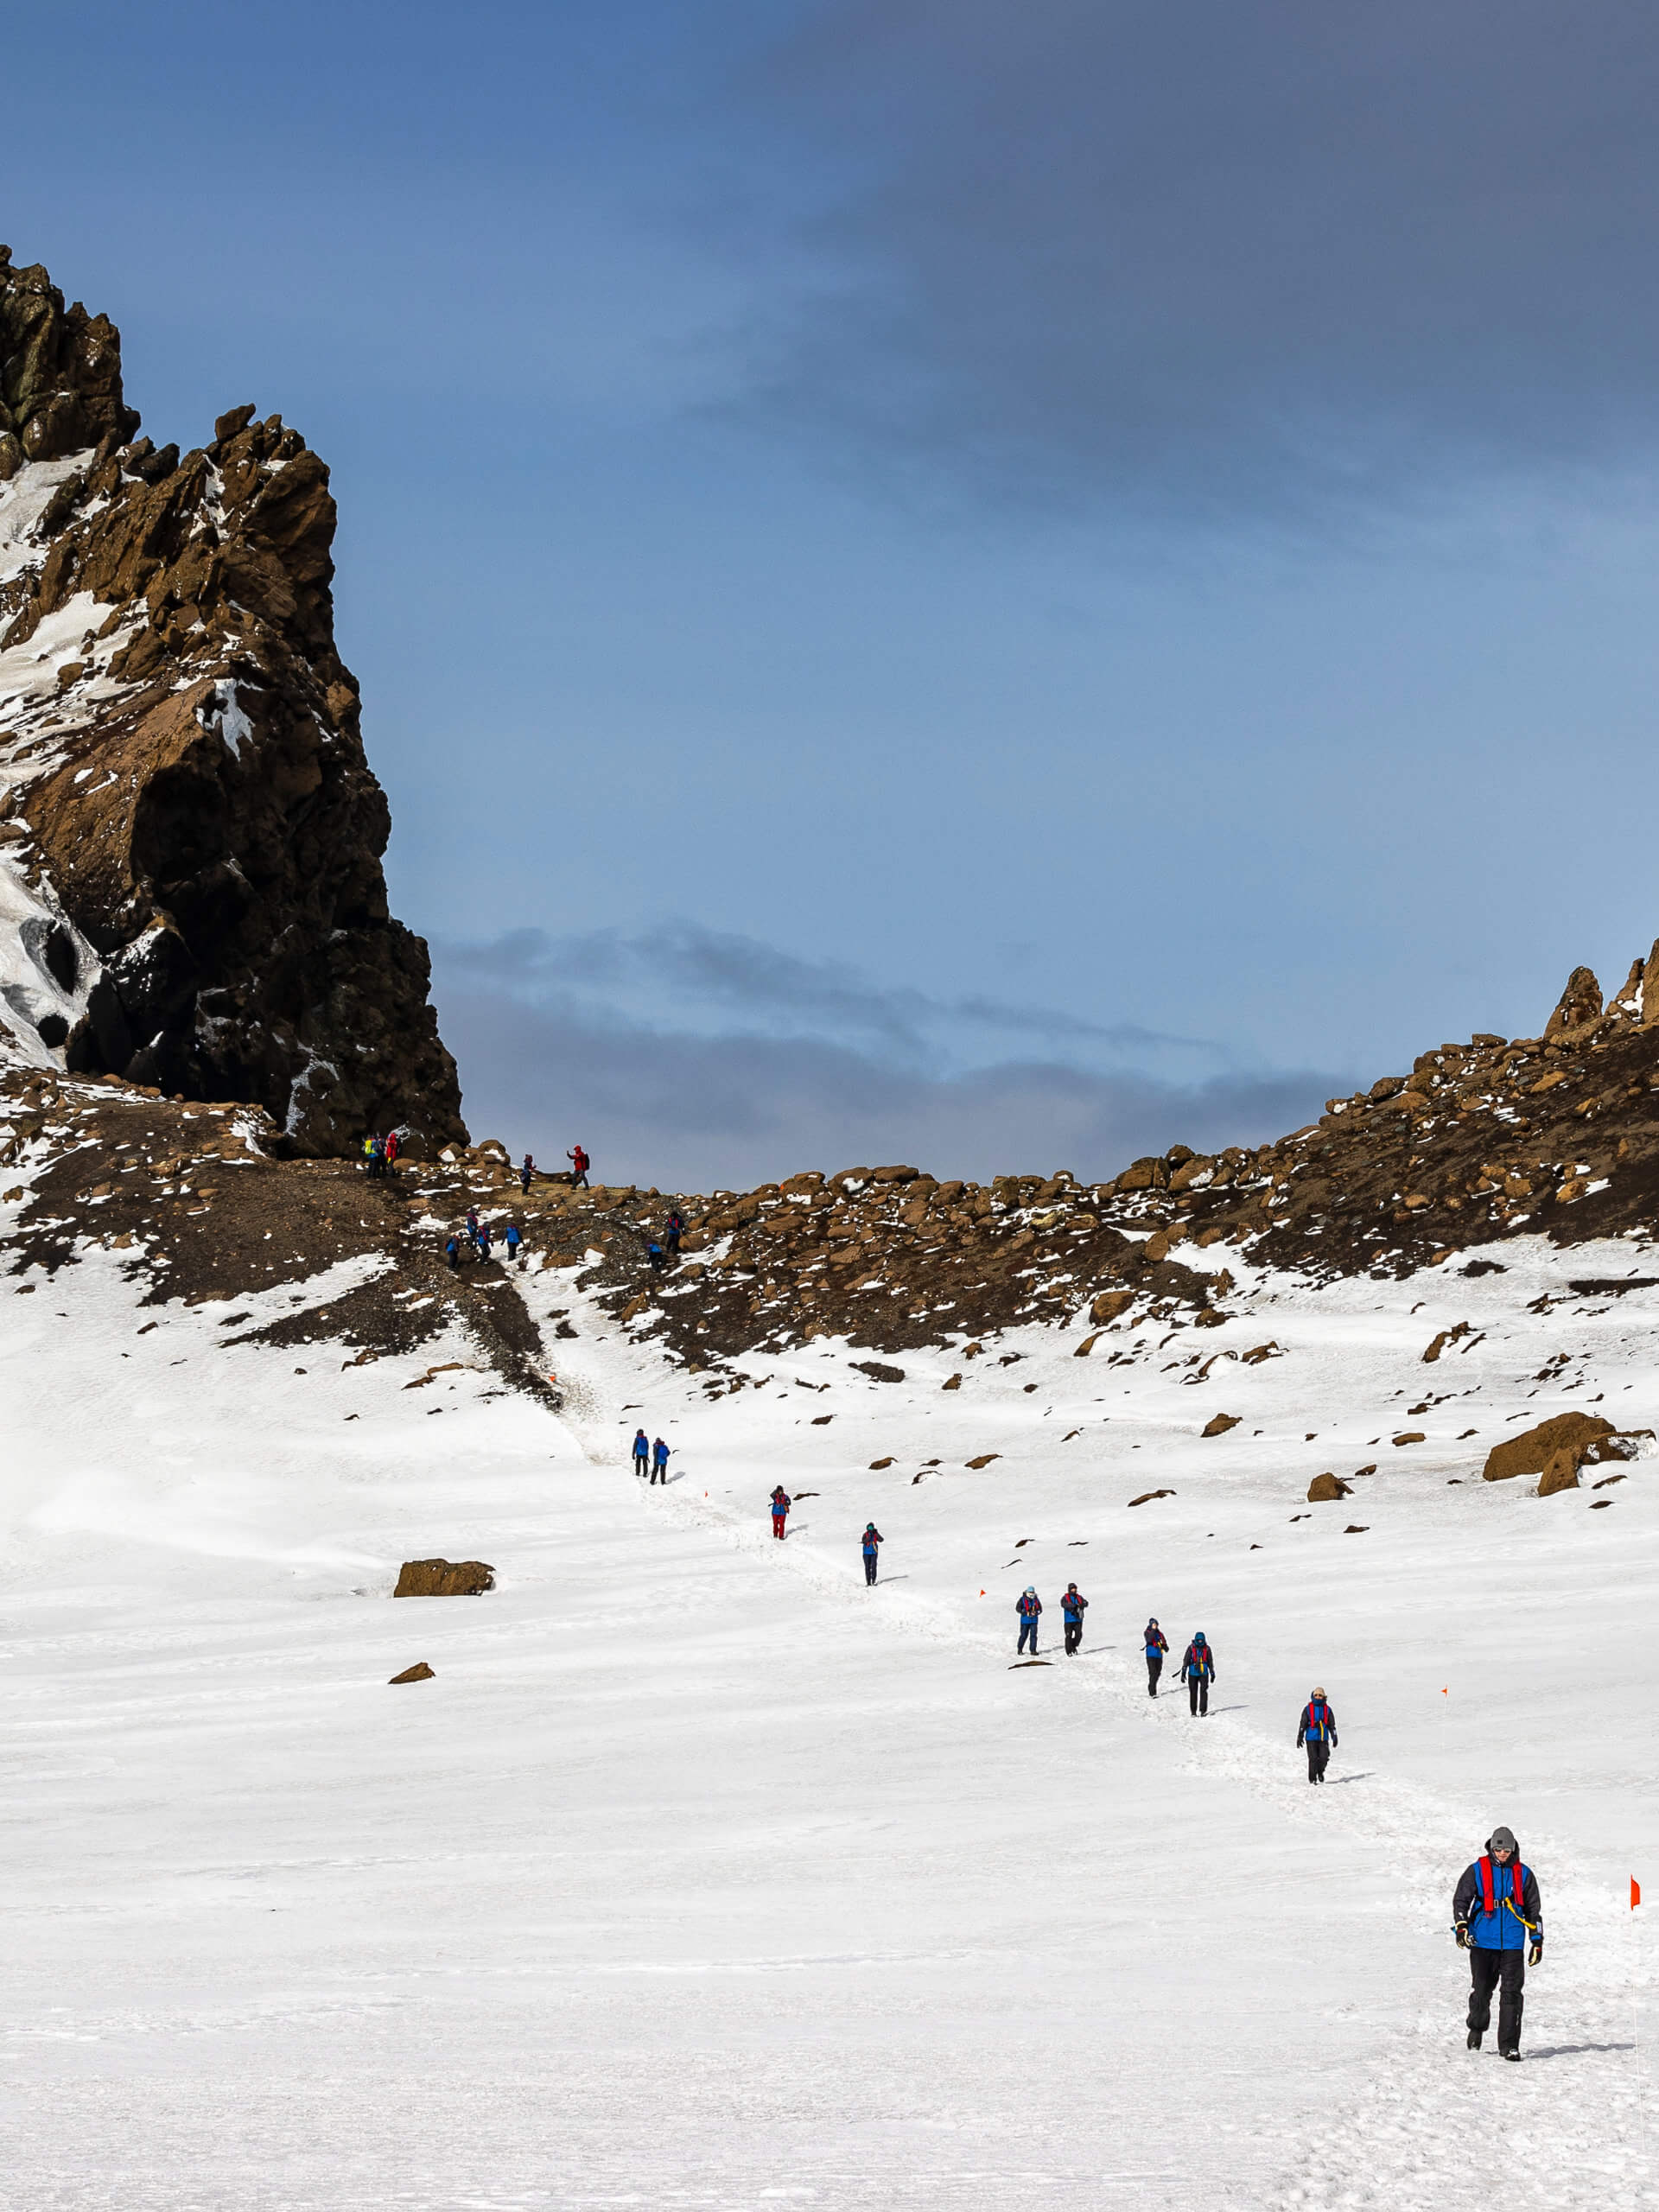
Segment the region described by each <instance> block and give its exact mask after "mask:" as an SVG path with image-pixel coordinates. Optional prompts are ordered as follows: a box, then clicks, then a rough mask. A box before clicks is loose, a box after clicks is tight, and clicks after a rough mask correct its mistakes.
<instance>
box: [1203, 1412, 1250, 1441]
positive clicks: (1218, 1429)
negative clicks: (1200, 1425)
mask: <svg viewBox="0 0 1659 2212" xmlns="http://www.w3.org/2000/svg"><path fill="white" fill-rule="evenodd" d="M1243 1418H1244V1416H1243V1414H1217V1415H1216V1416H1215V1418H1214V1419H1213V1420H1212V1421H1205V1424H1204V1429H1203V1433H1204V1434H1205V1436H1225V1435H1226V1433H1227V1432H1228V1430H1229V1429H1230V1428H1236V1427H1238V1424H1239V1423H1240V1421H1243Z"/></svg>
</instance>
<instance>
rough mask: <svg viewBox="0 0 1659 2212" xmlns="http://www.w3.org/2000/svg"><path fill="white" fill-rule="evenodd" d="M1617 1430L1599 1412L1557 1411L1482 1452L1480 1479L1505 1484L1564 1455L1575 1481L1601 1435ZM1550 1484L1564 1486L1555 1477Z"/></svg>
mask: <svg viewBox="0 0 1659 2212" xmlns="http://www.w3.org/2000/svg"><path fill="white" fill-rule="evenodd" d="M1617 1433H1618V1432H1617V1431H1616V1430H1615V1428H1614V1427H1613V1424H1612V1423H1611V1421H1603V1419H1602V1418H1601V1416H1600V1414H1578V1413H1573V1414H1556V1415H1555V1417H1554V1420H1553V1421H1540V1422H1539V1424H1538V1426H1537V1427H1536V1428H1528V1429H1523V1430H1522V1433H1521V1434H1520V1435H1519V1436H1511V1437H1509V1438H1507V1439H1506V1440H1505V1441H1504V1442H1503V1443H1502V1444H1495V1445H1494V1446H1492V1448H1491V1451H1490V1452H1488V1453H1487V1454H1486V1465H1484V1467H1483V1468H1482V1469H1481V1479H1482V1480H1483V1481H1484V1482H1489V1483H1505V1482H1509V1481H1510V1479H1511V1478H1513V1477H1515V1476H1516V1475H1541V1474H1542V1473H1543V1472H1544V1471H1545V1470H1546V1469H1547V1468H1548V1465H1549V1463H1550V1461H1551V1460H1552V1459H1556V1458H1558V1457H1564V1458H1566V1459H1569V1460H1570V1461H1571V1463H1572V1472H1573V1483H1574V1484H1576V1482H1577V1480H1578V1469H1579V1467H1580V1465H1582V1463H1583V1462H1584V1460H1585V1459H1587V1458H1588V1457H1589V1456H1590V1454H1591V1452H1592V1447H1593V1446H1596V1445H1597V1444H1598V1443H1599V1441H1600V1440H1601V1439H1602V1438H1603V1437H1604V1436H1613V1435H1616V1434H1617ZM1553 1487H1554V1488H1555V1489H1557V1490H1562V1489H1565V1488H1567V1484H1564V1483H1562V1482H1560V1481H1559V1480H1558V1481H1557V1482H1555V1483H1554V1485H1553Z"/></svg>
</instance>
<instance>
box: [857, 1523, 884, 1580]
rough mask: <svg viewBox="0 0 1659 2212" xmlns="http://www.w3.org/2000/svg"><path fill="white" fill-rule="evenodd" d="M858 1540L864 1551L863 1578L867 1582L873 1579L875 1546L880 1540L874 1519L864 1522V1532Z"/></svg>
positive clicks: (879, 1533)
mask: <svg viewBox="0 0 1659 2212" xmlns="http://www.w3.org/2000/svg"><path fill="white" fill-rule="evenodd" d="M859 1541H860V1543H861V1546H862V1548H863V1552H864V1580H865V1581H866V1582H867V1583H869V1582H874V1580H875V1555H876V1551H877V1548H878V1547H879V1546H880V1542H881V1532H880V1529H878V1528H877V1527H876V1525H875V1523H874V1521H867V1522H865V1523H864V1534H863V1535H862V1536H861V1538H860V1539H859Z"/></svg>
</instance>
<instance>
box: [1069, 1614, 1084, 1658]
mask: <svg viewBox="0 0 1659 2212" xmlns="http://www.w3.org/2000/svg"><path fill="white" fill-rule="evenodd" d="M1082 1642H1083V1623H1082V1622H1081V1621H1067V1623H1066V1624H1065V1648H1066V1649H1067V1650H1068V1651H1075V1650H1076V1649H1077V1647H1078V1645H1079V1644H1080V1643H1082Z"/></svg>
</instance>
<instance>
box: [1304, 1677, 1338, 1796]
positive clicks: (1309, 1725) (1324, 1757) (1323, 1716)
mask: <svg viewBox="0 0 1659 2212" xmlns="http://www.w3.org/2000/svg"><path fill="white" fill-rule="evenodd" d="M1296 1741H1297V1744H1298V1745H1299V1746H1300V1745H1304V1744H1305V1745H1306V1746H1307V1778H1308V1780H1309V1781H1310V1782H1323V1781H1324V1780H1325V1769H1326V1767H1327V1766H1329V1765H1330V1764H1331V1754H1332V1751H1334V1750H1335V1749H1336V1743H1337V1716H1336V1714H1335V1713H1332V1710H1331V1707H1330V1705H1329V1704H1328V1702H1327V1701H1326V1699H1325V1692H1324V1691H1323V1690H1315V1691H1314V1693H1313V1696H1312V1697H1310V1698H1309V1700H1307V1703H1306V1705H1305V1706H1304V1707H1302V1725H1301V1726H1300V1728H1299V1729H1298V1730H1297V1731H1296Z"/></svg>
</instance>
